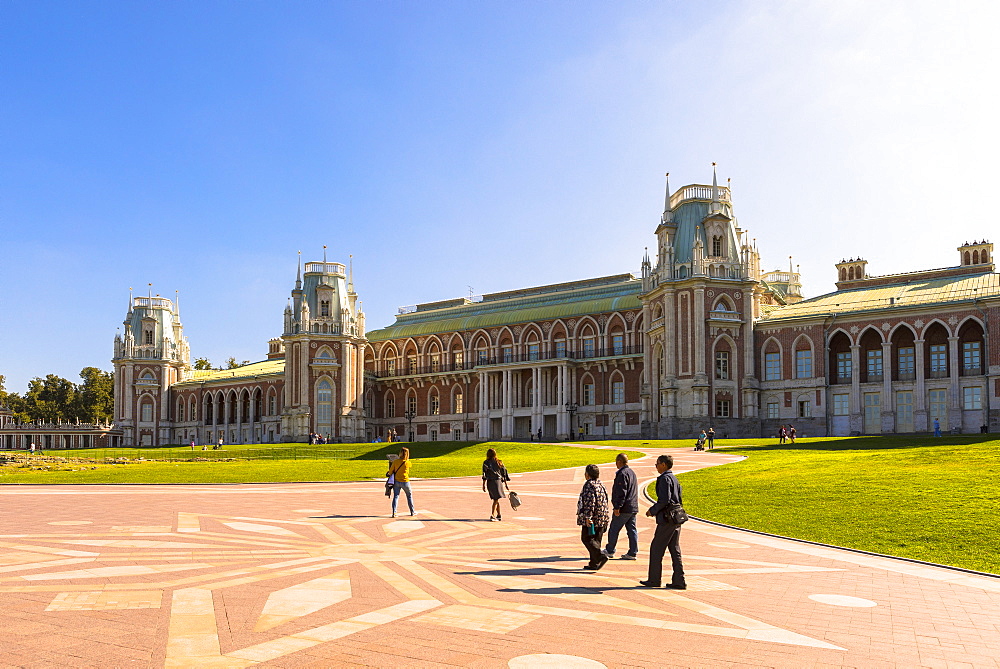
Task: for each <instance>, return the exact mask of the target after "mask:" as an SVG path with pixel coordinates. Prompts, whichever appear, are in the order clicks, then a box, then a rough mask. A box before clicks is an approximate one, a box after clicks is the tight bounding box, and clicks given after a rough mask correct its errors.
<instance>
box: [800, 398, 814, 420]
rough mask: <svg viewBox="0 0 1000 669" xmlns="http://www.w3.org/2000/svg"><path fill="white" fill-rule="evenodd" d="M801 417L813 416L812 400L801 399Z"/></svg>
mask: <svg viewBox="0 0 1000 669" xmlns="http://www.w3.org/2000/svg"><path fill="white" fill-rule="evenodd" d="M799 418H812V402H810V401H809V400H800V401H799Z"/></svg>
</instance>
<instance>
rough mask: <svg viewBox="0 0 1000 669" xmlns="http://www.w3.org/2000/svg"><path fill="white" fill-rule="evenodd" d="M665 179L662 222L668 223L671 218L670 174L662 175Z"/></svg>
mask: <svg viewBox="0 0 1000 669" xmlns="http://www.w3.org/2000/svg"><path fill="white" fill-rule="evenodd" d="M664 176H665V177H666V179H667V192H666V194H665V195H664V196H663V222H664V223H669V222H670V220H671V218H672V215H671V214H672V212H671V211H670V172H667V173H666V174H665V175H664Z"/></svg>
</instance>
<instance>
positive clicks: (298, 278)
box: [295, 251, 302, 290]
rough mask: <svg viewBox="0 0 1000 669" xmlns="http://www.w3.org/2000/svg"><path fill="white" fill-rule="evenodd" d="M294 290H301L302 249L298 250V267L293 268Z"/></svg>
mask: <svg viewBox="0 0 1000 669" xmlns="http://www.w3.org/2000/svg"><path fill="white" fill-rule="evenodd" d="M295 290H302V251H299V267H298V269H297V270H295Z"/></svg>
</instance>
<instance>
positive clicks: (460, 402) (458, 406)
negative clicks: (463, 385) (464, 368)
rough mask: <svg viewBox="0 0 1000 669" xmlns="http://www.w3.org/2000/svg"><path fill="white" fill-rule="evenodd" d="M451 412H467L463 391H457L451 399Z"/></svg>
mask: <svg viewBox="0 0 1000 669" xmlns="http://www.w3.org/2000/svg"><path fill="white" fill-rule="evenodd" d="M451 412H452V413H464V412H465V402H464V398H463V397H462V391H461V390H456V391H455V394H454V395H453V396H452V399H451Z"/></svg>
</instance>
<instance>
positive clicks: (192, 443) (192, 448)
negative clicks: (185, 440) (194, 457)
mask: <svg viewBox="0 0 1000 669" xmlns="http://www.w3.org/2000/svg"><path fill="white" fill-rule="evenodd" d="M191 450H192V451H193V450H194V439H192V440H191Z"/></svg>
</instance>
